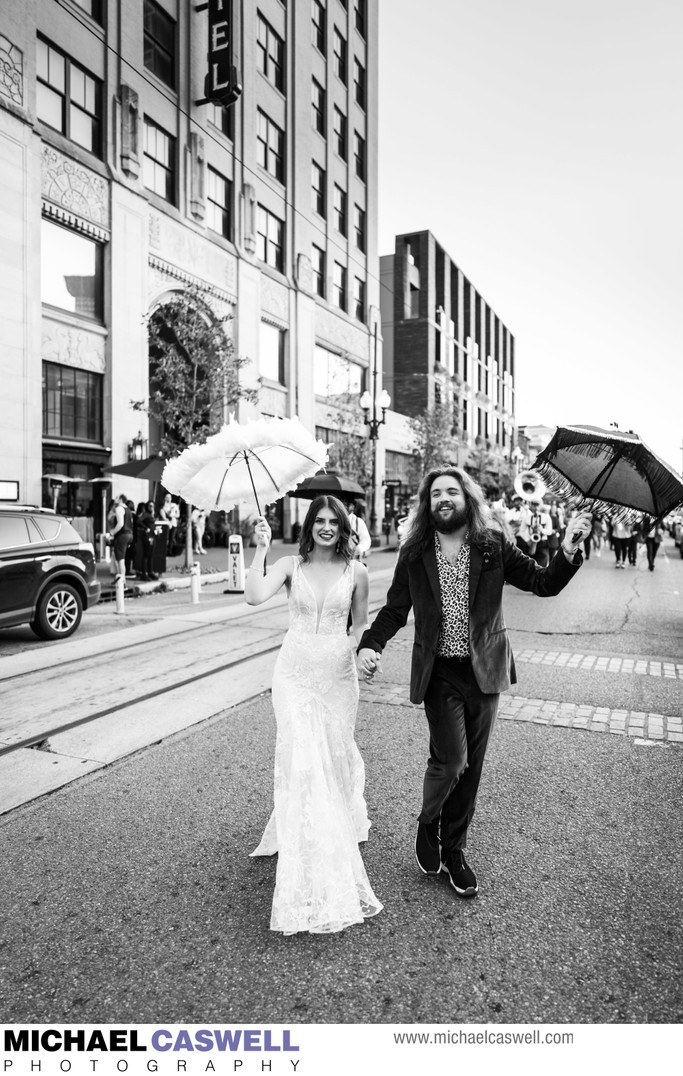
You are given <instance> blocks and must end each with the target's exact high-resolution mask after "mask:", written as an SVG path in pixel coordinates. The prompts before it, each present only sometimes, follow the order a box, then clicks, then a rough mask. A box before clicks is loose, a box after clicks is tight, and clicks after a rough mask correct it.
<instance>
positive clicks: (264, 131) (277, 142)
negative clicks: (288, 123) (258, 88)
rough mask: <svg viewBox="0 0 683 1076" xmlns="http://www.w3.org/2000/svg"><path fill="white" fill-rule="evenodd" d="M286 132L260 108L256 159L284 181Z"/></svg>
mask: <svg viewBox="0 0 683 1076" xmlns="http://www.w3.org/2000/svg"><path fill="white" fill-rule="evenodd" d="M284 152H285V132H284V131H283V130H281V128H280V127H278V125H277V124H276V123H273V121H272V120H271V119H269V117H268V116H266V114H265V112H262V111H261V109H259V110H258V128H257V132H256V159H257V161H258V163H259V164H260V165H261V168H265V170H266V172H270V174H271V176H275V178H276V179H279V181H280V183H283V182H284V177H285V167H284Z"/></svg>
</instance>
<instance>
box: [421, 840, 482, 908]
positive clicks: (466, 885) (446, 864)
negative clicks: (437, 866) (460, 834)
mask: <svg viewBox="0 0 683 1076" xmlns="http://www.w3.org/2000/svg"><path fill="white" fill-rule="evenodd" d="M418 862H419V861H418ZM441 866H442V867H443V869H444V870H445V871H446V874H447V875H448V877H449V878H450V880H451V885H452V886H453V888H454V890H455V892H456V893H457V894H458V896H459V897H476V895H477V893H478V892H479V886H478V885H477V879H476V878H475V876H474V871H473V870H472V868H471V867H469V866H468V865H467V861H466V859H465V856H464V855H463V851H462V848H455V849H453V851H452V852H444V856H443V862H442V864H441Z"/></svg>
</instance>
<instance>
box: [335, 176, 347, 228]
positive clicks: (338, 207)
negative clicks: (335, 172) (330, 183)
mask: <svg viewBox="0 0 683 1076" xmlns="http://www.w3.org/2000/svg"><path fill="white" fill-rule="evenodd" d="M334 226H335V228H336V229H337V231H338V232H340V233H341V234H342V235H346V191H343V190H342V189H341V187H338V186H337V184H336V183H335V185H334Z"/></svg>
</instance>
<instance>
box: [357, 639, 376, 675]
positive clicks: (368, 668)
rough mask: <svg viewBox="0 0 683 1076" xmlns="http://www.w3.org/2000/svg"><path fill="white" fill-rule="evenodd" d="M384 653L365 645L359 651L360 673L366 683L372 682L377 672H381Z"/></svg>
mask: <svg viewBox="0 0 683 1076" xmlns="http://www.w3.org/2000/svg"><path fill="white" fill-rule="evenodd" d="M381 661H382V655H381V654H378V653H377V652H376V651H375V650H371V649H370V647H368V646H365V647H363V649H362V650H359V651H358V658H357V664H358V675H359V677H361V679H363V680H365V682H366V683H368V684H369V683H371V682H372V679H373V677H374V675H375V673H376V672H381V671H382V669H381Z"/></svg>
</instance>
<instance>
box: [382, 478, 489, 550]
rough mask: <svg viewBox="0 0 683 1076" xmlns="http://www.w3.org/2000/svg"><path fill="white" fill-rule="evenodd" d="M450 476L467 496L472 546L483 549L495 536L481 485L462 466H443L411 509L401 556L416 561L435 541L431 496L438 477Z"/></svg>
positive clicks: (423, 487) (425, 481)
mask: <svg viewBox="0 0 683 1076" xmlns="http://www.w3.org/2000/svg"><path fill="white" fill-rule="evenodd" d="M444 475H449V476H450V477H451V478H455V479H456V481H458V482H459V483H460V485H461V487H462V491H463V493H464V494H465V510H466V512H467V531H468V534H469V538H470V542H471V544H472V545H477V546H484V545H487V544H488V543H489V542H490V539H491V536H492V534H493V533H494V528H493V527H492V526H491V512H490V509H489V507H488V505H487V503H486V500H485V498H484V493H483V491H482V488H481V486H480V485H478V484H477V483H476V482H475V481H474V479H473V478H470V476H469V475H468V474H467V471H462V470H461V469H460V468H459V467H441V468H439V469H438V470H433V471H429V472H428V473H427V474H426V475H425V476H424V478H423V479H422V481H421V482H420V488H419V489H418V491H417V504H416V505H415V507H414V508H413V509H412V511H411V512H410V514H409V516H408V521H407V523H406V533H405V537H404V539H403V542H402V543H401V556H404V557H407V559H408V560H415V559H416V558H417V557H420V556H422V554H423V553H424V551H425V549H426V548H427V546H428V545H429V543H430V542H433V541H434V529H435V528H434V524H433V523H432V516H431V503H430V493H431V489H432V483H433V482H434V481H435V479H437V478H442V477H443V476H444Z"/></svg>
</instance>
